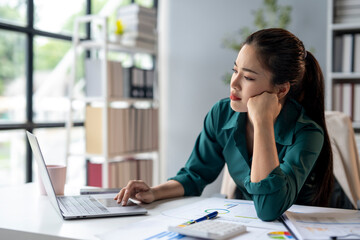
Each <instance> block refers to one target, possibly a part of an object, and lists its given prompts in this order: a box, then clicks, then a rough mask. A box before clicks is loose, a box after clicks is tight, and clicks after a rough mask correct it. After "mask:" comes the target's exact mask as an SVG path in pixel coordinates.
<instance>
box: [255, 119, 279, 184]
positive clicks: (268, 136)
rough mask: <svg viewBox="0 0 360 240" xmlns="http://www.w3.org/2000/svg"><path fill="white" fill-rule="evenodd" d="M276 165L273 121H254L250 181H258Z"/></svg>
mask: <svg viewBox="0 0 360 240" xmlns="http://www.w3.org/2000/svg"><path fill="white" fill-rule="evenodd" d="M277 166H279V157H278V154H277V149H276V143H275V134H274V123H273V122H272V121H271V120H269V121H261V122H260V123H254V145H253V159H252V166H251V182H260V181H261V180H263V179H265V178H266V177H267V176H268V175H269V173H270V172H271V171H273V170H274V169H275V168H276V167H277Z"/></svg>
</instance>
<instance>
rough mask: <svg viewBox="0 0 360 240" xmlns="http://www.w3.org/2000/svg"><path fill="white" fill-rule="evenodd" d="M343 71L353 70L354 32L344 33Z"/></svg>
mask: <svg viewBox="0 0 360 240" xmlns="http://www.w3.org/2000/svg"><path fill="white" fill-rule="evenodd" d="M342 36H343V55H342V72H346V73H349V72H352V63H353V49H354V48H353V34H350V33H347V34H343V35H342Z"/></svg>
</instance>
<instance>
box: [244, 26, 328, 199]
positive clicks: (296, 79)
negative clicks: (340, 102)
mask: <svg viewBox="0 0 360 240" xmlns="http://www.w3.org/2000/svg"><path fill="white" fill-rule="evenodd" d="M244 44H248V45H253V46H255V49H256V51H257V53H258V54H259V55H260V56H261V57H260V59H261V61H262V63H263V64H264V66H265V67H266V68H267V69H268V70H269V71H270V72H271V73H272V74H273V79H272V81H273V84H275V85H276V84H282V83H286V82H290V85H291V87H290V91H289V93H288V95H287V97H291V98H293V99H295V100H297V101H298V102H299V103H300V104H301V105H302V106H303V107H304V109H305V111H306V114H307V115H308V116H309V117H310V118H311V119H312V120H314V121H315V122H316V123H317V124H319V125H320V126H321V127H322V129H323V131H324V144H323V147H322V149H321V152H320V155H319V157H318V159H317V161H316V164H315V166H314V168H313V170H312V173H315V174H310V175H309V177H308V180H310V177H312V178H314V177H315V179H311V182H312V183H313V184H315V188H316V189H315V190H316V195H315V197H314V199H313V201H312V203H311V204H313V205H317V206H328V204H329V200H330V195H331V193H332V189H333V183H334V175H333V156H332V151H331V144H330V139H329V135H328V132H327V128H326V123H325V106H324V77H323V74H322V71H321V68H320V66H319V63H318V61H317V60H316V58H315V57H314V56H313V55H312V54H311V53H310V52H308V51H306V50H305V47H304V44H303V43H302V42H301V41H300V40H299V39H298V38H297V37H296V36H295V35H294V34H292V33H290V32H289V31H287V30H284V29H280V28H270V29H264V30H260V31H257V32H255V33H253V34H251V35H250V36H249V37H248V38H247V39H246V41H245V43H244Z"/></svg>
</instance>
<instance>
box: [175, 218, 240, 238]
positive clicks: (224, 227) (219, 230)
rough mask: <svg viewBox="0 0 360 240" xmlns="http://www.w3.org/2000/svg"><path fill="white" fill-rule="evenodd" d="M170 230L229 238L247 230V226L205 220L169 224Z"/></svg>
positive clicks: (197, 235) (195, 235) (192, 234)
mask: <svg viewBox="0 0 360 240" xmlns="http://www.w3.org/2000/svg"><path fill="white" fill-rule="evenodd" d="M168 230H169V231H172V232H177V233H180V234H183V235H187V236H191V237H200V238H207V239H227V238H230V237H234V236H237V235H239V234H241V233H243V232H246V226H244V225H242V224H239V223H235V222H229V221H221V220H205V221H201V222H197V223H193V224H189V225H187V226H184V225H181V226H169V228H168Z"/></svg>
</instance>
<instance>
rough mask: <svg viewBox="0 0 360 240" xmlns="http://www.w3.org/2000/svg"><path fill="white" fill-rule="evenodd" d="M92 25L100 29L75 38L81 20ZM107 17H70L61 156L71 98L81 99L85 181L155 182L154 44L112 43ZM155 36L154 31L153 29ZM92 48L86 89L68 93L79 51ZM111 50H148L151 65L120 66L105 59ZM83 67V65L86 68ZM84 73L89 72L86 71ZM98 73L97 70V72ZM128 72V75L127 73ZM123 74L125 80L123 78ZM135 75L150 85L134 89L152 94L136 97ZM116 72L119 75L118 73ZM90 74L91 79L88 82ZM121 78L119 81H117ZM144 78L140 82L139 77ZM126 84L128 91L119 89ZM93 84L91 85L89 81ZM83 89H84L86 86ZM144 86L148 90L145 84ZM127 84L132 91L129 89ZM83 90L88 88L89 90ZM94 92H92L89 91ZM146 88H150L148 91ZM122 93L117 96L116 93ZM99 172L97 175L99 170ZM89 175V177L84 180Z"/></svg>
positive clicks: (105, 184)
mask: <svg viewBox="0 0 360 240" xmlns="http://www.w3.org/2000/svg"><path fill="white" fill-rule="evenodd" d="M89 23H90V24H96V25H97V26H98V27H99V29H101V31H100V34H99V35H98V36H97V38H96V39H95V38H94V39H90V40H84V41H80V38H79V35H78V29H79V27H80V25H81V24H89ZM107 24H108V19H107V17H104V16H99V15H87V16H80V17H77V18H76V19H75V23H74V34H73V52H74V56H73V60H74V62H73V65H72V78H71V80H70V83H69V101H70V107H69V115H68V121H67V124H66V129H67V146H66V153H67V156H66V159H67V160H68V158H69V157H71V156H72V153H71V152H70V148H69V145H70V139H71V131H72V129H73V126H74V121H73V102H74V101H82V102H83V103H84V106H85V109H84V111H85V142H86V149H85V150H84V154H83V157H84V159H86V166H87V176H88V179H87V184H88V185H90V186H101V187H105V188H106V187H123V186H124V185H125V184H126V183H127V182H128V181H129V180H132V179H142V180H144V181H146V182H147V183H149V184H150V185H154V184H158V183H159V179H158V176H159V154H158V149H159V146H158V143H159V141H158V139H159V138H158V136H159V135H158V132H159V128H158V126H159V125H158V122H159V118H158V110H159V101H158V96H157V94H156V88H157V84H156V83H157V81H156V77H157V64H156V59H157V48H156V43H154V44H153V47H152V48H150V47H148V48H144V47H138V46H136V45H134V46H129V45H124V44H123V43H122V42H121V41H117V42H111V41H109V39H108V37H109V34H108V31H107V29H108V26H107ZM154 34H155V33H154ZM86 50H90V51H91V50H97V51H98V58H97V59H96V60H94V61H93V60H91V59H86V60H85V62H84V66H85V88H86V93H85V96H84V97H83V98H75V97H74V96H73V90H74V84H75V82H76V73H77V72H78V70H79V68H80V66H78V64H77V60H78V59H79V54H80V53H79V52H80V51H86ZM112 51H115V52H124V53H128V54H130V55H133V54H136V53H146V54H151V56H152V58H153V61H154V69H152V70H142V69H138V68H136V67H131V68H128V69H126V68H123V67H122V65H121V63H120V62H114V61H110V60H109V59H108V54H109V53H110V52H112ZM90 63H91V65H88V64H90ZM87 66H88V69H86V68H87ZM87 71H91V72H90V73H88V74H87ZM96 71H97V72H96ZM126 72H127V73H126ZM125 73H126V74H127V75H126V76H127V77H129V76H130V77H129V79H131V80H130V81H126V80H128V78H126V79H125V77H124V76H125ZM135 74H138V75H139V74H141V76H142V77H144V79H146V80H148V79H151V78H152V82H151V84H152V85H151V88H150V87H149V86H147V85H144V82H143V83H142V84H143V85H142V86H141V88H137V89H136V91H137V92H138V91H140V90H142V89H144V92H145V93H148V91H149V90H151V96H150V97H149V96H148V95H146V96H145V95H144V96H135V95H133V93H134V91H135V90H134V89H135V82H134V81H133V79H134V76H135ZM119 76H121V77H119ZM90 78H93V79H92V80H91V81H90V80H89V79H90ZM119 79H121V81H122V82H121V83H120V84H119V83H118V82H119V81H120V80H119ZM144 81H145V80H144ZM125 82H126V83H127V84H130V85H131V86H128V88H129V89H126V90H128V91H129V94H128V95H126V94H123V93H122V91H123V92H124V93H125V90H124V89H123V88H124V86H125ZM91 84H92V87H91V88H90V87H89V85H91ZM87 87H88V88H87ZM147 87H149V88H147ZM130 88H131V89H130ZM88 89H92V90H91V91H92V92H91V93H90V91H89V90H88ZM94 91H95V93H94ZM149 92H150V91H149ZM120 93H121V94H120ZM99 173H100V174H99ZM89 176H91V179H89Z"/></svg>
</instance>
